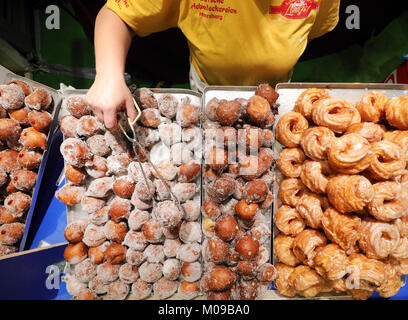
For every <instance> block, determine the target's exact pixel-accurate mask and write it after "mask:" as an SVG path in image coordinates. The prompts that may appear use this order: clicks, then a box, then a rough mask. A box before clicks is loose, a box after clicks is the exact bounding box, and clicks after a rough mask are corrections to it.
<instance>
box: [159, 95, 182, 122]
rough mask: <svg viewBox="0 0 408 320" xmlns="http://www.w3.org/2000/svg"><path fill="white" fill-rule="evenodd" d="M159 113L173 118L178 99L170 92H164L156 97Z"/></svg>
mask: <svg viewBox="0 0 408 320" xmlns="http://www.w3.org/2000/svg"><path fill="white" fill-rule="evenodd" d="M157 104H158V108H159V111H160V113H161V114H162V115H163V116H164V117H166V118H168V119H173V118H174V117H175V116H176V113H177V108H178V101H177V99H176V98H175V97H174V96H172V95H171V94H165V95H163V96H161V97H159V98H158V99H157Z"/></svg>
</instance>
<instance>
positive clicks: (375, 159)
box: [368, 140, 406, 180]
mask: <svg viewBox="0 0 408 320" xmlns="http://www.w3.org/2000/svg"><path fill="white" fill-rule="evenodd" d="M371 151H372V153H373V154H372V156H371V162H370V166H369V168H368V170H369V171H370V173H371V175H372V176H373V178H375V179H376V180H388V179H392V178H394V177H396V176H398V175H400V174H401V172H402V171H403V170H404V169H405V166H406V158H405V154H404V152H403V150H402V149H401V148H400V147H399V146H398V145H396V144H395V143H392V142H391V141H388V140H382V141H379V142H375V143H373V144H372V145H371Z"/></svg>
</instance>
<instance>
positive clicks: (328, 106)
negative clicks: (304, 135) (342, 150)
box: [312, 98, 361, 133]
mask: <svg viewBox="0 0 408 320" xmlns="http://www.w3.org/2000/svg"><path fill="white" fill-rule="evenodd" d="M312 118H313V121H314V123H315V124H316V125H318V126H323V127H327V128H329V129H331V130H333V131H334V132H335V133H343V132H344V131H346V130H347V128H348V127H349V126H350V125H352V124H354V123H359V122H361V117H360V114H359V113H358V110H357V109H356V108H354V106H353V105H352V104H351V103H350V102H348V101H345V100H342V99H338V98H327V99H320V100H318V101H317V102H316V103H315V106H314V108H313V112H312Z"/></svg>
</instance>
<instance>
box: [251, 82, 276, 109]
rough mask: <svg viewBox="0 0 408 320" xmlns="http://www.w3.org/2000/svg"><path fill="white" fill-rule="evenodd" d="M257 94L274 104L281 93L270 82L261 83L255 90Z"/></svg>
mask: <svg viewBox="0 0 408 320" xmlns="http://www.w3.org/2000/svg"><path fill="white" fill-rule="evenodd" d="M255 95H257V96H260V97H263V98H265V99H266V100H267V101H268V103H269V104H270V105H274V104H275V102H276V100H278V98H279V94H278V93H277V92H276V91H275V89H274V88H272V87H271V85H270V84H268V83H262V84H260V85H259V86H258V87H257V88H256V90H255Z"/></svg>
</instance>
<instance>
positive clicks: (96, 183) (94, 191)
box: [86, 177, 114, 198]
mask: <svg viewBox="0 0 408 320" xmlns="http://www.w3.org/2000/svg"><path fill="white" fill-rule="evenodd" d="M113 182H114V178H113V177H103V178H99V179H95V180H93V181H92V182H91V183H90V185H89V187H88V190H87V192H86V195H87V196H90V197H95V198H105V197H107V196H109V195H110V194H111V192H112V186H113Z"/></svg>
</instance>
